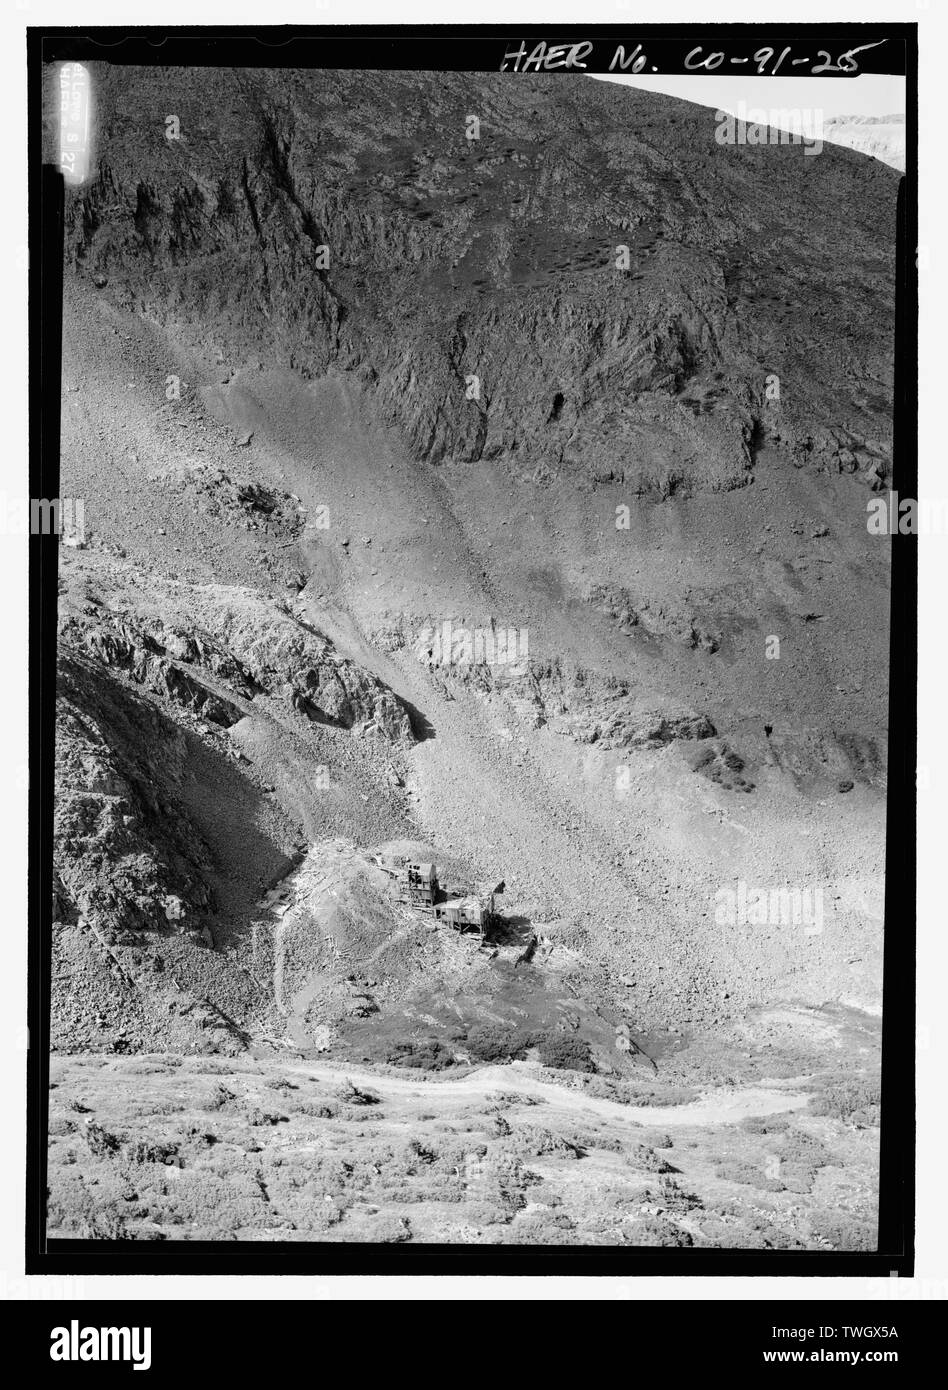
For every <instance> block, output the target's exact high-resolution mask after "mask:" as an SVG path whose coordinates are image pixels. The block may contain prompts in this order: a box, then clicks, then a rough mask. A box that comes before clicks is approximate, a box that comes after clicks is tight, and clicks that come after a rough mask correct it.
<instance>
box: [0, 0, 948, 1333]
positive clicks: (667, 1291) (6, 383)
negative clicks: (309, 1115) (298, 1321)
mask: <svg viewBox="0 0 948 1390" xmlns="http://www.w3.org/2000/svg"><path fill="white" fill-rule="evenodd" d="M938 5H939V0H932V3H931V4H929V0H915V2H914V3H913V0H902V3H896V0H888V3H879V0H835V3H832V4H830V5H827V3H826V0H816V2H815V3H814V0H794V3H793V4H789V3H787V0H781V3H774V0H756V3H747V0H740V2H738V0H725V3H723V4H721V5H720V7H718V6H715V7H713V9H712V10H711V11H710V12H709V8H708V7H703V8H702V7H700V6H698V5H696V4H694V3H690V4H687V3H686V4H683V3H681V0H665V3H663V4H662V6H661V10H660V13H659V12H657V11H656V7H655V6H654V4H648V3H645V0H620V2H619V3H615V2H614V3H608V2H607V3H600V0H585V2H584V3H583V4H582V5H581V6H580V5H577V4H575V3H574V4H572V5H570V4H564V3H562V0H543V2H542V3H539V4H538V3H535V0H520V3H517V4H512V3H511V0H478V3H477V4H476V5H474V6H472V5H464V6H461V5H457V4H455V5H449V4H444V3H442V4H439V3H436V2H435V0H399V3H398V4H397V5H395V4H390V5H385V4H380V3H378V2H377V0H375V2H374V3H373V0H310V3H286V0H269V3H268V4H267V5H265V6H264V5H246V4H241V3H239V0H224V3H221V2H220V0H217V2H216V3H215V2H213V0H161V3H160V4H157V3H155V0H137V3H135V4H132V3H130V0H126V3H124V4H117V3H115V0H78V3H77V0H69V2H68V3H66V2H64V0H58V2H56V0H7V3H6V6H5V13H4V17H3V20H2V30H0V33H2V39H3V50H2V51H3V65H4V73H3V85H2V103H3V123H2V126H0V130H2V133H3V140H4V142H5V144H6V150H7V155H6V168H5V178H4V182H3V197H4V214H5V215H4V218H3V222H2V226H0V304H2V305H3V330H4V331H3V373H2V383H3V391H4V401H3V414H2V419H3V451H2V454H0V491H6V492H7V493H8V494H9V495H11V496H13V495H19V496H25V495H27V494H28V492H29V486H28V482H27V457H28V455H27V272H26V245H27V175H26V41H25V34H26V28H27V26H34V25H35V26H38V25H47V24H58V25H69V26H76V27H85V26H93V25H117V26H132V25H136V26H137V25H145V24H154V25H157V26H163V27H167V26H173V25H194V24H219V25H238V24H239V25H246V26H248V27H250V28H252V27H254V25H262V24H336V23H338V24H343V23H345V24H379V23H390V24H453V23H457V24H491V23H496V24H498V25H503V26H504V27H505V28H506V27H515V26H516V27H523V28H524V29H527V28H530V29H532V30H534V31H536V32H540V33H543V32H550V34H551V37H561V34H557V35H554V34H553V32H552V31H553V30H554V28H555V27H556V26H559V27H560V28H561V30H565V31H568V32H569V34H570V36H572V35H574V34H575V35H576V37H577V38H579V37H581V31H582V29H583V27H584V25H586V24H616V25H620V26H622V27H623V28H625V29H626V31H627V32H628V34H629V36H630V38H631V40H632V43H633V44H634V42H635V39H634V34H635V29H636V27H637V25H639V24H646V23H655V22H657V21H658V20H659V19H660V20H661V21H662V22H663V23H673V22H690V23H707V24H708V25H709V27H710V26H711V25H712V24H718V23H724V22H731V23H737V22H743V23H756V24H760V25H761V27H762V28H763V27H765V26H767V25H774V26H775V25H779V24H780V23H788V22H792V23H798V24H799V23H806V22H813V23H826V22H828V21H839V22H863V23H867V22H870V21H872V20H878V21H882V20H884V21H889V22H892V21H902V22H914V21H916V20H917V21H918V23H919V26H920V32H919V61H920V70H919V189H920V192H919V217H920V221H919V242H920V245H921V246H922V247H925V248H927V259H926V260H923V261H922V266H923V269H921V270H920V273H919V274H920V283H919V300H920V350H919V354H920V372H919V385H920V396H921V401H920V444H919V490H920V496H921V497H922V498H925V497H933V498H935V497H948V467H946V460H945V450H946V444H945V422H944V420H943V419H942V418H941V410H940V408H939V407H938V406H937V405H936V401H937V400H939V398H941V397H943V395H944V387H943V386H942V385H941V383H940V382H939V381H938V379H937V378H938V374H939V373H940V372H941V370H942V352H943V338H944V325H945V324H946V323H948V305H946V294H945V266H946V261H948V248H946V241H945V235H944V229H945V227H946V225H948V207H946V195H945V188H946V180H945V136H944V130H945V106H944V101H943V97H942V93H943V90H944V82H945V77H944V73H943V71H942V68H943V64H944V59H943V57H942V55H943V54H945V53H946V51H948V44H946V42H945V39H946V36H948V25H946V22H945V16H944V13H943V12H942V11H940V10H939V8H938ZM511 15H513V18H511ZM841 215H845V209H842V210H841ZM939 233H940V234H941V235H939ZM918 545H919V586H920V605H919V690H920V697H919V756H918V761H919V766H920V767H923V768H925V769H926V782H925V783H924V784H923V789H921V790H920V791H919V806H918V809H919V840H918V849H919V880H918V925H919V956H918V997H919V1030H918V1047H917V1051H916V1055H917V1061H918V1086H919V1122H918V1215H917V1243H918V1259H917V1274H916V1277H915V1279H913V1280H896V1279H889V1280H886V1279H820V1278H808V1279H798V1278H770V1277H757V1278H687V1277H681V1278H675V1279H668V1278H625V1279H621V1278H620V1279H613V1278H596V1279H584V1278H574V1277H566V1278H559V1277H558V1278H555V1279H554V1278H547V1279H523V1278H518V1279H505V1278H501V1277H496V1278H494V1277H491V1278H487V1277H479V1278H474V1277H470V1278H461V1277H458V1278H454V1277H445V1278H432V1277H427V1276H424V1277H406V1278H382V1277H366V1278H360V1279H352V1278H329V1277H327V1278H315V1277H314V1278H305V1279H304V1278H297V1277H286V1278H279V1277H264V1276H259V1277H258V1276H244V1277H242V1278H227V1277H226V1276H193V1277H181V1276H176V1277H174V1278H170V1277H155V1278H152V1277H131V1276H129V1277H125V1276H121V1277H110V1278H101V1277H95V1278H57V1277H54V1276H37V1277H33V1278H30V1279H25V1278H24V1277H23V1248H24V1220H25V1211H24V1190H23V1189H24V1172H25V1158H24V1155H25V1118H26V1098H25V1097H26V1091H25V1073H26V1051H25V1047H26V940H27V926H26V924H27V900H26V864H27V855H26V782H25V769H26V758H27V747H26V733H27V549H26V546H27V543H26V539H25V538H19V537H10V536H0V586H2V588H0V593H2V594H3V596H4V597H3V628H2V644H3V645H2V651H3V657H4V660H3V674H2V679H0V855H2V860H0V862H2V868H3V874H2V879H0V882H2V883H3V884H5V885H6V886H5V889H4V893H3V899H2V902H3V908H4V912H3V916H2V918H0V930H2V950H3V956H2V961H0V1087H2V1111H0V1114H2V1116H3V1120H4V1124H3V1131H2V1143H0V1179H2V1183H0V1193H2V1195H3V1199H2V1202H0V1295H2V1296H4V1297H6V1298H13V1299H67V1300H73V1299H85V1298H102V1297H108V1298H141V1299H172V1300H175V1299H212V1298H233V1299H281V1300H285V1299H301V1298H302V1299H352V1298H362V1299H371V1300H374V1299H390V1298H398V1299H407V1298H411V1299H421V1298H424V1299H455V1298H460V1299H465V1300H467V1299H474V1300H478V1299H503V1298H513V1299H530V1300H535V1299H539V1298H550V1299H569V1300H584V1299H595V1300H599V1299H602V1300H608V1301H612V1300H626V1299H629V1300H639V1299H654V1298H658V1299H671V1298H674V1299H750V1300H757V1299H771V1298H779V1299H797V1298H802V1299H811V1300H817V1301H820V1302H825V1301H828V1300H835V1299H844V1298H863V1299H871V1300H881V1301H883V1302H884V1301H886V1300H897V1301H901V1300H903V1299H944V1298H945V1296H946V1292H948V1278H946V1275H948V1254H946V1248H948V1223H946V1199H945V1189H946V1183H945V1179H944V1153H945V1143H946V1139H948V1120H946V1114H948V1110H946V1086H945V1077H946V1075H948V1055H946V1050H948V1049H946V1044H948V1024H946V1006H945V1001H944V999H943V997H942V996H943V995H944V993H945V990H946V987H948V968H946V967H948V948H946V929H948V921H946V913H945V885H944V884H943V883H942V882H941V870H942V866H943V863H944V859H945V847H944V844H943V839H944V828H945V826H946V824H948V814H946V811H948V806H946V795H945V792H946V787H948V739H946V737H945V735H944V725H945V713H944V706H945V701H946V694H945V692H946V689H948V663H946V633H945V611H946V608H948V553H946V551H948V537H945V536H923V537H921V538H920V539H919V542H918ZM912 891H913V885H912V884H911V883H906V884H905V885H904V894H905V904H906V917H907V919H908V918H909V917H910V913H911V895H912ZM888 929H889V930H890V931H898V929H899V924H898V922H897V921H896V922H890V923H888ZM878 1320H879V1321H880V1322H881V1321H884V1316H883V1314H882V1310H881V1309H880V1310H879V1314H878Z"/></svg>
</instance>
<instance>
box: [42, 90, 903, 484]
mask: <svg viewBox="0 0 948 1390" xmlns="http://www.w3.org/2000/svg"><path fill="white" fill-rule="evenodd" d="M97 112H98V119H99V128H100V138H101V140H102V155H101V159H100V162H99V167H98V173H97V177H96V179H95V181H94V182H93V183H92V184H91V185H90V186H89V188H88V189H87V190H85V191H83V193H82V194H81V196H80V197H79V198H77V199H76V200H75V202H74V203H73V205H72V209H71V216H70V228H69V254H70V258H71V260H72V261H73V264H74V265H75V267H76V268H77V269H78V270H80V271H81V272H82V273H83V274H84V275H86V276H98V277H108V278H109V280H110V285H109V290H108V293H109V297H110V299H113V300H114V302H115V303H116V304H118V305H121V306H122V307H124V308H126V309H127V310H130V311H131V312H138V313H143V314H144V315H145V316H146V317H148V318H149V319H152V320H154V321H156V322H159V323H161V324H163V325H165V326H167V327H169V328H171V329H172V330H173V331H176V332H179V333H181V334H183V335H184V336H185V337H186V338H188V339H189V340H191V341H194V340H195V339H196V340H197V341H198V342H199V343H201V344H202V345H204V344H206V345H207V346H208V347H212V346H218V347H220V348H224V347H225V346H226V348H227V351H228V354H237V355H238V356H241V355H246V356H249V355H251V354H252V355H257V356H259V355H262V356H264V357H266V358H267V359H268V360H269V361H271V362H274V361H276V362H280V363H285V364H287V365H289V366H291V367H294V368H296V369H299V370H300V371H302V372H303V373H304V374H305V375H309V376H315V375H320V374H322V373H324V372H325V371H326V370H327V369H329V368H330V367H336V368H339V369H342V370H345V371H347V372H351V373H353V374H354V376H355V377H356V378H357V379H358V380H360V381H361V382H363V383H364V384H365V385H367V386H368V387H369V388H370V389H371V392H372V396H373V399H374V401H375V402H376V405H377V409H378V410H379V413H380V415H382V416H384V417H386V418H388V419H390V420H393V421H396V422H397V423H398V425H399V426H400V427H401V429H402V431H403V432H404V435H405V438H406V440H407V441H408V443H409V444H410V447H411V448H412V450H413V452H414V454H415V456H416V457H418V458H423V459H426V460H429V461H432V462H437V461H439V460H442V459H453V460H466V461H471V462H473V461H477V460H484V459H504V461H505V464H506V466H507V467H508V468H512V469H515V470H517V471H522V470H524V469H527V470H528V471H529V472H530V473H531V474H532V473H533V472H535V471H536V470H540V472H541V475H545V474H546V473H557V472H559V471H564V472H566V473H567V474H569V475H570V476H574V477H576V478H577V479H578V478H582V477H585V478H590V477H592V478H594V477H596V476H597V475H599V474H605V475H606V476H607V477H610V478H613V477H622V478H624V479H625V480H626V481H627V482H628V483H629V484H630V486H631V487H632V488H634V489H636V490H638V489H641V490H647V491H652V490H654V491H656V492H658V493H660V494H665V495H667V494H669V493H672V492H675V491H678V490H680V489H683V488H684V489H686V490H693V489H720V488H730V487H736V486H739V485H740V484H742V483H743V482H745V481H746V480H747V475H748V471H749V469H750V468H751V466H752V462H753V453H754V450H755V449H756V448H757V447H758V446H759V444H760V441H761V436H762V435H763V434H764V433H765V432H766V433H774V434H776V435H777V436H778V437H779V438H780V439H781V441H782V442H783V444H784V447H785V448H786V449H787V450H788V451H789V453H790V454H791V455H792V457H794V458H795V459H797V460H798V461H801V462H804V463H808V464H810V465H811V466H818V467H831V468H857V469H858V470H860V471H862V472H865V473H866V474H867V475H868V476H869V477H870V479H871V478H873V477H874V476H875V475H876V472H877V471H881V470H882V469H884V468H885V466H886V459H887V457H888V450H889V446H890V428H889V421H888V409H887V402H888V382H889V379H890V374H891V345H890V342H889V339H888V337H887V336H886V335H885V334H884V333H880V332H879V324H880V319H883V318H884V317H885V315H886V313H887V312H888V313H891V305H892V290H891V285H892V270H893V260H892V255H893V247H894V236H893V197H894V190H895V180H894V177H893V176H892V175H890V174H888V173H887V172H886V171H884V170H880V169H878V168H877V167H876V166H875V165H868V164H866V163H865V162H864V161H860V160H856V159H851V158H849V157H848V156H846V155H844V154H842V153H840V152H838V151H836V150H832V151H829V152H828V153H827V154H826V157H821V158H819V159H814V160H805V159H804V158H803V154H802V150H801V149H800V147H785V146H773V147H764V154H763V157H762V156H761V153H760V151H757V152H755V150H754V149H753V148H748V147H734V148H726V149H724V150H723V151H722V149H721V147H719V146H717V145H716V144H715V140H714V123H713V121H712V119H711V116H710V115H709V114H708V113H707V112H704V111H703V110H701V109H699V108H695V107H691V106H688V105H686V104H684V103H678V102H674V101H672V100H670V99H666V98H662V97H659V96H653V95H647V94H642V93H639V92H635V91H618V90H613V89H610V88H608V87H606V86H604V84H601V83H593V82H588V81H582V80H580V81H576V82H570V83H563V82H560V83H551V82H549V81H544V80H543V79H540V78H529V77H524V78H522V79H519V80H517V81H512V80H511V79H510V78H509V77H505V76H503V75H495V76H486V75H485V76H478V77H473V78H472V77H469V76H465V75H450V74H449V75H440V76H438V77H437V78H436V77H434V76H432V75H430V74H426V73H405V74H379V73H359V74H347V73H323V74H320V76H319V78H318V80H316V81H314V80H313V78H312V76H311V75H309V74H306V73H290V74H286V73H269V74H268V73H266V72H239V71H234V72H219V71H218V72H205V73H203V74H202V80H201V82H200V83H199V84H198V83H195V82H194V81H193V80H192V78H191V76H190V75H189V74H186V73H182V72H175V71H173V70H167V69H160V68H159V69H151V70H148V71H144V72H134V73H132V72H130V71H128V70H122V69H103V70H102V73H101V75H100V80H99V82H98V85H97ZM169 112H173V113H174V114H175V116H177V118H178V120H179V122H180V138H179V139H176V140H169V139H166V138H165V134H166V118H167V114H168V113H169ZM472 116H473V117H474V118H476V120H477V121H478V122H479V126H478V128H477V130H478V136H479V138H477V139H467V138H466V133H467V132H468V131H469V130H470V129H471V125H470V119H469V118H470V117H472ZM804 187H805V196H800V195H801V193H802V191H803V188H804ZM842 209H845V211H844V213H842V215H841V210H842ZM619 248H623V249H624V251H625V253H626V255H627V259H626V260H622V251H620V250H619ZM617 261H620V262H621V264H622V265H623V266H624V267H626V268H623V269H617ZM880 295H881V296H882V297H881V299H880ZM828 330H829V331H828ZM837 346H838V347H839V348H843V349H844V351H845V358H846V367H845V370H843V371H840V363H839V358H838V355H837V352H836V349H837ZM771 373H774V374H776V375H777V376H779V378H780V383H781V397H780V399H781V402H782V407H781V409H780V411H779V412H773V411H770V412H768V410H767V408H766V399H767V397H766V394H765V393H766V378H767V376H768V375H769V374H771ZM471 376H476V377H478V378H479V382H480V395H479V397H476V396H471V395H470V394H469V388H468V385H467V383H468V379H469V378H470V377H471Z"/></svg>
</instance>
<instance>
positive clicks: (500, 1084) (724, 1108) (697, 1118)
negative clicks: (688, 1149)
mask: <svg viewBox="0 0 948 1390" xmlns="http://www.w3.org/2000/svg"><path fill="white" fill-rule="evenodd" d="M289 1070H292V1071H296V1072H301V1073H305V1075H306V1076H308V1077H309V1078H310V1079H312V1080H322V1081H326V1080H333V1079H335V1078H339V1079H347V1080H350V1081H352V1082H354V1083H355V1084H356V1085H365V1086H367V1087H369V1088H370V1089H371V1090H373V1091H375V1092H376V1093H377V1094H379V1095H380V1096H381V1097H382V1099H383V1100H385V1099H386V1098H388V1097H389V1096H412V1097H417V1098H418V1099H422V1098H427V1099H428V1100H429V1101H434V1100H439V1101H444V1100H447V1099H448V1098H449V1097H450V1098H452V1099H456V1100H471V1099H474V1098H476V1099H485V1098H486V1096H487V1095H488V1094H489V1093H490V1092H493V1091H498V1090H501V1091H507V1092H511V1091H516V1092H518V1093H520V1094H527V1095H531V1096H537V1097H539V1098H541V1099H542V1100H545V1101H548V1102H549V1103H550V1104H552V1105H556V1106H559V1107H561V1108H562V1109H565V1110H585V1111H591V1112H593V1113H594V1114H596V1115H600V1116H602V1117H604V1118H607V1119H612V1120H616V1119H624V1120H626V1121H628V1122H629V1123H630V1124H639V1125H641V1124H644V1125H657V1124H661V1125H675V1126H683V1125H714V1124H735V1123H737V1121H739V1120H743V1119H745V1118H747V1116H749V1115H777V1114H784V1113H786V1112H788V1111H792V1110H803V1109H804V1108H805V1107H806V1105H807V1103H808V1102H809V1099H810V1097H809V1094H808V1093H806V1092H803V1091H800V1092H797V1093H794V1092H793V1091H792V1090H790V1087H792V1086H793V1085H794V1084H795V1081H793V1080H791V1081H787V1082H781V1083H780V1085H781V1088H783V1087H786V1088H787V1089H777V1087H776V1086H770V1087H765V1086H748V1087H744V1088H740V1089H737V1090H730V1091H724V1090H719V1091H715V1092H714V1093H713V1094H707V1095H703V1096H702V1097H701V1098H700V1100H696V1101H692V1102H691V1103H690V1104H688V1105H622V1104H620V1103H619V1102H618V1101H612V1100H604V1099H602V1098H601V1097H598V1096H587V1095H584V1094H583V1093H582V1092H581V1091H571V1090H567V1089H566V1088H565V1087H562V1086H557V1085H555V1084H553V1083H551V1082H548V1081H540V1080H538V1079H537V1078H536V1077H534V1076H531V1075H530V1073H529V1072H528V1071H527V1070H526V1069H525V1067H524V1066H523V1064H521V1063H517V1062H512V1063H509V1064H507V1065H505V1066H494V1067H482V1068H480V1069H479V1070H477V1071H474V1072H471V1073H470V1074H469V1075H467V1076H465V1077H462V1078H461V1079H460V1080H458V1081H422V1080H420V1079H419V1080H418V1081H415V1080H414V1079H412V1080H410V1081H408V1080H405V1079H404V1078H402V1077H394V1076H379V1074H378V1073H377V1072H372V1071H366V1070H363V1069H360V1068H358V1067H351V1066H346V1065H339V1066H336V1065H328V1064H327V1065H323V1064H315V1065H314V1064H312V1063H305V1064H296V1065H292V1066H291V1067H290V1068H289ZM795 1080H796V1082H799V1083H802V1082H804V1081H806V1080H807V1078H806V1077H798V1078H796V1079H795Z"/></svg>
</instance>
